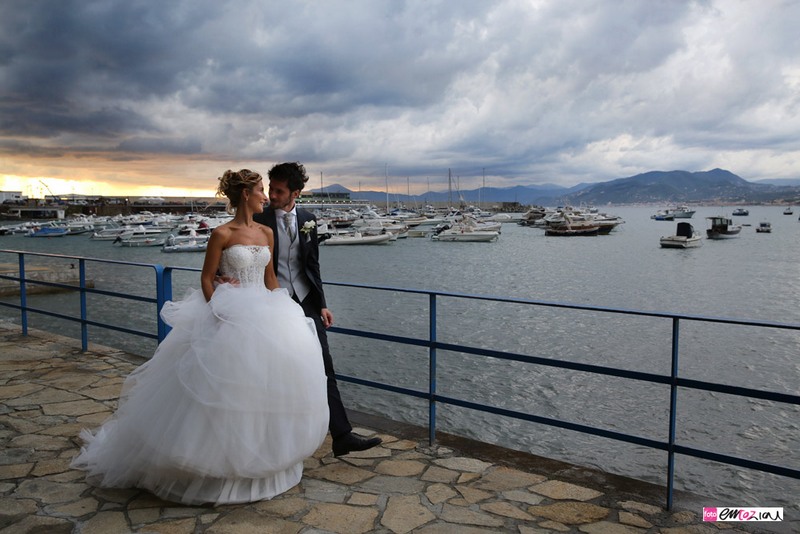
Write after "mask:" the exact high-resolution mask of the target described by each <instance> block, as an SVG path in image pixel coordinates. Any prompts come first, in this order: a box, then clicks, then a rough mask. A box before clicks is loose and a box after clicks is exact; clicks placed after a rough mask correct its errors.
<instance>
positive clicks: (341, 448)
mask: <svg viewBox="0 0 800 534" xmlns="http://www.w3.org/2000/svg"><path fill="white" fill-rule="evenodd" d="M380 444H381V438H369V439H367V438H362V437H360V436H357V435H355V434H353V433H352V432H350V433H349V434H345V435H344V436H341V437H338V438H336V439H334V440H333V455H334V456H344V455H345V454H349V453H351V452H355V451H365V450H367V449H371V448H372V447H374V446H376V445H380Z"/></svg>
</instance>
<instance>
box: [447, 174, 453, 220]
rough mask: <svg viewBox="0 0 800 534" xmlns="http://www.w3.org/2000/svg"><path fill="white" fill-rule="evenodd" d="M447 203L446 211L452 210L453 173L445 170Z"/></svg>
mask: <svg viewBox="0 0 800 534" xmlns="http://www.w3.org/2000/svg"><path fill="white" fill-rule="evenodd" d="M447 202H448V206H447V209H448V210H450V209H452V208H453V173H451V172H450V169H447Z"/></svg>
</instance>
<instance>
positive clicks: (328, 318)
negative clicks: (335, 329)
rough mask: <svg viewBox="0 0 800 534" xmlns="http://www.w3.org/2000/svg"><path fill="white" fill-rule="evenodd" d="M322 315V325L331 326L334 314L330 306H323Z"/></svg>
mask: <svg viewBox="0 0 800 534" xmlns="http://www.w3.org/2000/svg"><path fill="white" fill-rule="evenodd" d="M319 314H320V316H321V317H322V325H323V326H324V327H325V328H330V326H331V325H332V324H333V314H332V313H331V311H330V310H329V309H328V308H322V311H321V312H319Z"/></svg>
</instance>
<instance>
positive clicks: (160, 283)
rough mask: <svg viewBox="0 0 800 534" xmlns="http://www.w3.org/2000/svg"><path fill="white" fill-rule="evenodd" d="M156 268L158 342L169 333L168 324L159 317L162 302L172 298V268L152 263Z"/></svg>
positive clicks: (162, 305)
mask: <svg viewBox="0 0 800 534" xmlns="http://www.w3.org/2000/svg"><path fill="white" fill-rule="evenodd" d="M154 268H155V270H156V320H157V321H158V342H159V343H161V342H162V341H164V338H165V337H167V334H168V333H169V330H170V328H169V326H167V323H165V322H164V320H163V319H161V309H162V308H163V307H164V303H165V302H167V301H168V300H172V269H170V268H169V267H166V268H165V267H164V266H163V265H154Z"/></svg>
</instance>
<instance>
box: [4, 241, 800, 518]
mask: <svg viewBox="0 0 800 534" xmlns="http://www.w3.org/2000/svg"><path fill="white" fill-rule="evenodd" d="M0 253H9V254H16V255H17V256H18V265H19V276H12V275H2V274H0V279H5V280H12V281H16V282H18V283H19V293H20V296H19V304H14V303H10V302H3V301H1V300H0V306H4V307H9V308H14V309H17V310H19V311H20V314H21V322H22V331H23V334H24V335H27V333H28V332H27V329H28V317H27V316H28V313H30V312H33V313H40V314H45V315H50V316H54V317H58V318H60V319H64V320H68V321H76V322H79V323H80V325H81V344H82V345H81V346H82V349H83V350H84V351H86V350H87V349H88V334H89V332H88V329H89V327H100V328H107V329H112V330H116V331H120V332H124V333H127V334H132V335H136V336H142V337H146V338H151V339H157V340H158V341H159V342H160V341H161V340H163V339H164V337H165V336H166V335H167V332H168V327H167V325H166V324H164V322H163V321H162V320H161V317H160V311H161V308H162V306H163V305H164V303H165V302H166V301H168V300H170V299H171V298H172V273H173V271H194V272H197V271H199V269H196V268H187V267H164V266H161V265H155V264H147V263H134V262H124V261H115V260H105V259H96V258H83V257H77V256H65V255H61V254H46V253H32V252H24V251H16V250H0ZM26 256H40V257H50V258H61V259H70V260H78V263H79V284H78V285H77V286H75V285H70V284H64V283H57V282H44V281H39V280H33V279H30V278H28V277H27V276H26V263H25V257H26ZM87 262H98V263H105V264H119V265H126V266H135V267H142V268H146V269H152V270H153V272H154V275H155V282H156V283H155V285H156V296H155V297H154V298H153V297H143V296H137V295H132V294H128V293H121V292H115V291H108V290H103V289H96V288H90V287H87V284H86V263H87ZM28 284H39V285H44V286H50V287H55V288H59V289H63V290H70V291H78V292H79V293H80V316H79V317H73V316H69V315H66V314H62V313H56V312H52V311H47V310H42V309H37V308H32V307H30V306H28V304H27V298H26V294H27V291H26V290H27V285H28ZM326 285H328V286H338V287H343V288H355V289H367V290H370V291H379V292H392V293H408V294H416V295H425V296H427V298H428V310H429V324H428V337H427V339H420V338H414V337H407V336H398V335H391V334H382V333H376V332H369V331H365V330H358V329H351V328H344V327H339V326H334V327H331V329H330V332H333V333H338V334H342V335H346V336H355V337H360V338H366V339H374V340H378V341H381V342H387V343H399V344H402V345H410V346H417V347H425V348H427V351H428V365H429V373H428V388H427V391H420V390H416V389H412V388H407V387H401V386H397V385H393V384H387V383H382V382H377V381H373V380H366V379H363V378H359V377H354V376H347V375H340V374H337V379H339V380H342V381H345V382H350V383H353V384H359V385H363V386H367V387H372V388H377V389H381V390H384V391H389V392H394V393H399V394H403V395H408V396H411V397H415V398H419V399H425V400H426V401H427V403H428V416H429V422H428V429H429V440H430V442H431V443H433V442H434V441H435V439H436V406H437V404H449V405H452V406H459V407H463V408H468V409H471V410H476V411H480V412H486V413H492V414H497V415H502V416H507V417H511V418H515V419H519V420H523V421H528V422H533V423H539V424H543V425H548V426H552V427H557V428H562V429H567V430H572V431H576V432H581V433H585V434H589V435H594V436H600V437H604V438H609V439H613V440H617V441H621V442H625V443H630V444H634V445H641V446H644V447H649V448H652V449H657V450H662V451H666V452H667V496H666V501H667V504H666V506H667V509H671V508H672V502H673V489H674V471H675V455H676V454H683V455H685V456H691V457H695V458H700V459H705V460H711V461H715V462H719V463H723V464H728V465H733V466H737V467H743V468H747V469H753V470H757V471H763V472H766V473H772V474H777V475H781V476H785V477H790V478H795V479H800V469H795V468H792V467H788V466H781V465H774V464H769V463H765V462H760V461H756V460H750V459H746V458H739V457H736V456H731V455H728V454H722V453H718V452H714V451H707V450H703V449H699V448H695V447H689V446H685V445H681V444H679V443H677V439H676V431H677V415H678V409H677V399H678V390H679V388H684V389H690V390H697V391H706V392H716V393H725V394H729V395H736V396H740V397H745V398H750V399H762V400H768V401H772V402H779V403H785V404H790V405H800V396H798V395H792V394H787V393H780V392H776V391H764V390H760V389H754V388H746V387H739V386H733V385H728V384H719V383H713V382H706V381H702V380H693V379H689V378H683V377H681V376H679V373H678V357H679V350H678V348H679V345H680V325H681V322H682V321H691V322H705V323H718V324H728V325H740V326H750V327H762V328H774V329H779V330H790V331H800V325H798V324H787V323H776V322H765V321H750V320H742V319H731V318H724V317H706V316H699V315H687V314H674V313H662V312H652V311H641V310H632V309H620V308H608V307H599V306H589V305H579V304H567V303H562V302H550V301H537V300H528V299H516V298H501V297H490V296H485V295H470V294H461V293H450V292H440V291H428V290H418V289H408V288H397V287H385V286H368V285H362V284H351V283H340V282H326ZM87 294H100V295H106V296H110V297H115V298H120V299H128V300H137V301H143V302H148V303H153V304H155V305H156V318H157V321H158V327H157V329H158V332H157V334H152V333H149V332H144V331H138V330H134V329H131V328H127V327H122V326H118V325H111V324H107V323H103V322H100V321H92V320H89V319H88V318H87V317H88V314H87V309H86V306H87V305H86V295H87ZM443 297H446V298H452V299H465V300H469V301H490V302H495V303H513V304H520V305H526V306H538V307H550V308H563V309H570V310H578V311H587V312H600V313H608V314H615V315H629V316H640V317H651V318H657V319H664V320H669V321H671V325H672V329H671V366H670V373H669V374H668V375H661V374H656V373H646V372H640V371H631V370H627V369H620V368H615V367H606V366H601V365H594V364H584V363H578V362H574V361H567V360H558V359H551V358H544V357H537V356H530V355H525V354H518V353H513V352H508V351H498V350H492V349H487V348H481V347H473V346H468V345H463V344H454V343H444V342H440V341H439V340H438V339H437V319H438V312H437V304H438V301H439V299H440V298H443ZM437 350H444V351H452V352H459V353H464V354H472V355H477V356H481V357H486V358H494V359H499V360H503V361H516V362H523V363H526V364H530V365H535V366H543V367H552V368H558V369H566V370H573V371H581V372H586V373H591V374H594V375H600V376H609V377H617V378H623V379H627V380H636V381H642V382H647V383H652V384H662V385H668V386H669V388H670V396H669V423H668V433H667V436H668V437H667V441H659V440H656V439H650V438H645V437H641V436H636V435H632V434H626V433H623V432H618V431H613V430H608V429H604V428H598V427H594V426H589V425H584V424H579V423H574V422H569V421H563V420H559V419H555V418H550V417H544V416H541V415H535V414H530V413H526V412H521V411H518V410H510V409H506V408H499V407H496V406H491V405H487V404H482V403H477V402H472V401H468V400H465V399H459V398H455V397H449V396H445V395H440V394H439V393H438V392H437V376H438V373H437Z"/></svg>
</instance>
